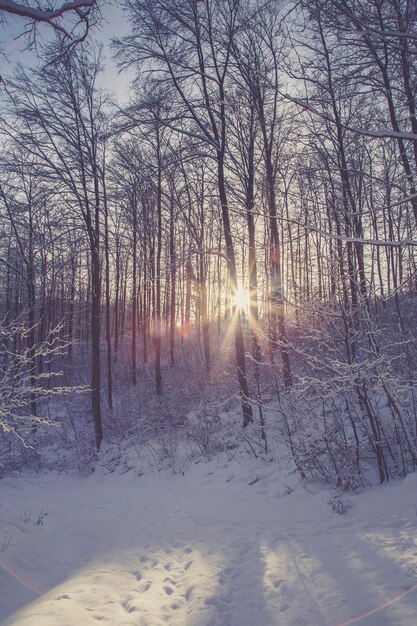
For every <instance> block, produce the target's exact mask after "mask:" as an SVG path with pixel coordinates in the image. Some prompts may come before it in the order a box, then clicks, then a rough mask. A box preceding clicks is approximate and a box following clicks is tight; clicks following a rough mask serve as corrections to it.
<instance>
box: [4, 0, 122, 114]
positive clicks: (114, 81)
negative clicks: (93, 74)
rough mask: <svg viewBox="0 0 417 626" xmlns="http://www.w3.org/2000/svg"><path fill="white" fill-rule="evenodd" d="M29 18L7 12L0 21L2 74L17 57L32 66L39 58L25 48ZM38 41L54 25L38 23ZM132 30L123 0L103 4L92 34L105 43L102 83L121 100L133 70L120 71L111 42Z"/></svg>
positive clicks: (6, 71) (13, 63)
mask: <svg viewBox="0 0 417 626" xmlns="http://www.w3.org/2000/svg"><path fill="white" fill-rule="evenodd" d="M25 25H26V22H25V20H23V19H22V18H18V17H13V16H7V19H6V21H5V23H4V24H0V50H1V51H2V52H3V54H2V55H1V56H0V76H2V77H3V76H7V74H10V73H11V72H12V71H13V67H14V65H15V63H16V62H17V61H20V62H22V63H23V64H24V65H28V66H30V65H31V64H33V63H34V62H35V60H36V53H35V52H34V51H25V42H26V41H27V39H26V38H25V36H24V35H22V33H23V32H24V29H25ZM37 28H38V39H39V41H45V40H47V37H48V36H49V34H50V33H51V28H50V27H49V26H47V25H44V24H40V25H39V26H38V27H37ZM128 30H129V26H128V22H127V16H126V13H125V12H124V11H123V9H122V7H121V3H120V2H117V1H116V0H112V1H110V2H108V3H106V4H105V5H104V7H103V22H102V24H101V26H100V27H95V29H94V32H92V36H93V37H95V38H97V39H98V40H100V41H101V42H102V43H103V45H104V54H105V71H104V73H103V76H102V78H101V85H102V87H103V88H104V89H106V90H107V91H109V92H111V93H113V94H115V95H116V97H117V100H118V101H119V103H121V104H122V103H125V102H126V101H127V99H128V89H129V82H130V80H132V78H133V73H129V72H126V71H124V72H123V73H121V74H119V72H118V69H117V66H116V63H115V61H114V60H113V58H112V57H113V51H112V50H111V46H110V42H111V39H112V38H113V37H121V36H123V35H124V34H126V33H127V32H128Z"/></svg>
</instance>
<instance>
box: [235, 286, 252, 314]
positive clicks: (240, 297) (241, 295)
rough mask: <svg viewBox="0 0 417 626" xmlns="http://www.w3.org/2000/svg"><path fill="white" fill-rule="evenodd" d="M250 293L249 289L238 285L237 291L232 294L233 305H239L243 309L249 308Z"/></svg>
mask: <svg viewBox="0 0 417 626" xmlns="http://www.w3.org/2000/svg"><path fill="white" fill-rule="evenodd" d="M249 304H250V295H249V291H248V290H247V289H242V288H241V287H238V288H237V290H236V292H235V293H234V294H233V295H232V305H233V306H234V307H237V308H238V309H240V310H241V311H246V310H247V309H249Z"/></svg>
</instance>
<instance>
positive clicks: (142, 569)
mask: <svg viewBox="0 0 417 626" xmlns="http://www.w3.org/2000/svg"><path fill="white" fill-rule="evenodd" d="M217 571H218V558H217V556H214V557H213V555H208V554H205V553H204V551H203V550H202V549H201V550H200V549H195V548H194V547H192V546H187V545H186V546H182V545H177V546H174V547H173V548H172V549H171V548H165V549H152V550H150V551H143V550H140V551H136V552H135V550H134V548H132V549H131V550H124V551H122V552H119V551H118V552H115V553H114V554H110V555H108V556H107V557H106V558H105V559H102V560H101V561H99V562H94V563H91V564H89V565H86V566H85V567H83V568H82V569H79V570H78V571H77V572H75V573H74V574H72V575H71V577H70V578H68V579H67V580H66V581H65V582H63V583H62V584H60V585H58V586H56V587H54V588H53V589H52V590H50V591H49V592H48V593H46V594H44V595H42V596H41V597H40V598H38V599H37V600H35V601H34V602H32V603H30V604H29V605H28V606H26V607H24V608H23V609H21V610H20V611H19V612H18V613H16V614H15V615H14V616H12V618H11V619H10V620H9V621H6V624H8V625H10V626H11V625H12V624H13V626H23V625H25V626H27V625H28V624H41V623H42V626H56V625H57V624H58V623H60V624H61V623H65V626H79V625H80V624H83V625H86V626H87V625H89V624H97V622H100V623H102V624H107V625H113V626H114V625H115V624H117V625H118V626H125V625H126V626H127V625H130V624H132V625H133V624H134V625H140V626H159V625H161V626H162V625H164V624H167V623H169V624H170V625H172V626H197V625H198V626H209V624H211V623H212V619H213V617H214V615H215V614H216V613H217V609H216V607H215V605H214V604H213V602H211V599H212V598H213V597H215V596H216V593H217V586H218V576H217Z"/></svg>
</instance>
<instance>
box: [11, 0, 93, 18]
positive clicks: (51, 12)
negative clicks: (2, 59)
mask: <svg viewBox="0 0 417 626" xmlns="http://www.w3.org/2000/svg"><path fill="white" fill-rule="evenodd" d="M96 4H97V0H79V1H78V2H64V4H62V5H61V6H60V7H58V8H57V9H51V8H49V9H41V8H39V7H33V6H28V5H26V4H21V3H20V2H14V1H13V0H3V1H2V2H0V11H5V12H6V13H11V14H12V15H18V16H19V17H26V18H28V19H30V20H34V21H35V22H50V21H51V20H54V19H56V18H57V17H62V16H63V15H64V14H65V13H69V12H71V11H74V12H75V13H77V14H78V15H79V17H81V18H85V17H87V15H88V14H89V13H90V11H91V9H92V8H93V7H94V6H95V5H96Z"/></svg>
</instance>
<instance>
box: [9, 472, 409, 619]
mask: <svg viewBox="0 0 417 626" xmlns="http://www.w3.org/2000/svg"><path fill="white" fill-rule="evenodd" d="M254 480H256V482H254ZM250 483H253V484H250ZM294 486H295V485H294ZM287 491H290V490H287V487H286V485H285V484H284V483H283V482H281V480H280V477H279V473H278V470H277V467H276V466H275V465H273V464H271V465H269V466H265V465H261V464H258V465H256V464H255V463H254V462H253V461H250V460H249V461H248V464H243V462H242V463H239V462H237V461H233V462H231V463H223V464H221V463H219V462H212V463H201V464H199V465H196V466H193V467H191V468H190V469H189V470H188V471H187V473H186V475H185V476H180V475H176V476H171V475H169V474H167V473H164V472H160V473H157V474H154V475H152V474H150V475H148V476H142V477H141V478H135V477H134V475H133V474H126V475H124V476H115V475H108V476H101V477H99V476H91V477H89V478H74V477H72V478H71V477H57V476H55V475H52V474H50V475H46V476H41V477H36V478H33V479H32V480H25V479H22V478H21V479H16V480H12V479H7V480H4V481H1V483H0V504H2V505H3V506H1V507H0V547H1V543H2V541H3V540H4V538H5V537H6V536H10V535H12V540H11V543H10V545H9V547H8V548H7V550H5V551H3V552H0V564H1V565H2V568H1V569H0V620H4V621H2V622H1V623H2V624H4V626H6V625H7V626H12V625H13V626H83V625H86V626H87V625H90V624H91V625H93V624H94V625H97V624H103V625H111V626H127V625H132V626H133V625H135V626H165V625H171V626H303V625H305V626H339V625H342V624H349V623H355V624H360V625H361V626H415V625H416V624H417V587H416V588H415V589H414V588H413V586H414V585H416V583H417V515H416V505H417V475H416V474H415V475H412V476H409V477H408V478H407V479H406V480H405V481H402V482H399V483H397V484H395V485H388V486H383V487H381V488H378V489H374V490H372V491H368V492H367V493H363V494H360V495H358V496H349V497H350V499H351V500H352V501H353V502H354V506H353V507H352V508H351V509H350V510H349V511H348V512H347V513H345V514H344V515H338V514H336V513H335V512H334V511H332V509H331V508H330V507H329V506H328V505H327V501H328V500H329V497H331V495H332V493H331V492H330V491H329V490H326V489H321V490H320V489H317V488H316V493H310V492H309V491H306V490H305V489H304V488H302V487H301V486H297V487H296V488H295V490H294V491H293V492H291V493H287ZM41 511H42V512H45V511H46V512H47V516H45V517H44V518H43V525H37V524H36V522H37V520H38V517H39V514H40V513H41ZM29 514H30V519H28V517H29ZM404 591H405V592H406V593H404ZM399 594H403V595H402V596H400V597H398V598H397V599H396V596H399ZM387 601H388V605H387V606H385V605H384V603H387ZM378 608H379V609H380V610H377V611H376V612H374V613H372V614H370V615H365V616H364V617H363V618H361V619H360V620H359V621H356V620H355V621H354V622H352V621H351V620H352V618H355V617H358V616H360V615H362V614H365V613H368V612H370V611H372V610H374V609H378Z"/></svg>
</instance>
